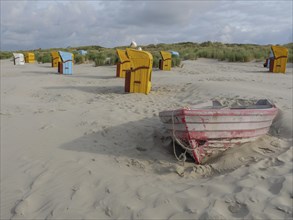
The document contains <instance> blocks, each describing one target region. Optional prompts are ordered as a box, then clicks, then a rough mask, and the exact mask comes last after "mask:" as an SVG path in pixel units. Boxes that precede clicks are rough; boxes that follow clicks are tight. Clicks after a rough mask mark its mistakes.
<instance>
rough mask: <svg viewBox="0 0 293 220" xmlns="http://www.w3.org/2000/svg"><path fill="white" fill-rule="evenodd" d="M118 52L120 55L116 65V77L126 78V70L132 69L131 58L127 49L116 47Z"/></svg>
mask: <svg viewBox="0 0 293 220" xmlns="http://www.w3.org/2000/svg"><path fill="white" fill-rule="evenodd" d="M116 53H117V55H118V57H119V62H118V63H117V66H116V77H121V78H125V76H126V71H127V70H130V60H129V58H128V57H127V54H126V51H125V50H119V49H116Z"/></svg>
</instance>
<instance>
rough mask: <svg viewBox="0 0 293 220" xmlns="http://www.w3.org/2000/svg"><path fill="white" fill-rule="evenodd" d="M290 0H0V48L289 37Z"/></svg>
mask: <svg viewBox="0 0 293 220" xmlns="http://www.w3.org/2000/svg"><path fill="white" fill-rule="evenodd" d="M292 7H293V5H292V0H286V1H282V0H275V1H266V0H263V1H259V0H258V1H252V0H245V1H236V0H230V1H221V0H218V1H198V0H197V1H179V0H177V1H174V0H173V1H168V0H165V1H117V0H116V1H93V0H92V1H77V0H72V1H54V0H51V1H43V0H42V1H36V0H30V1H25V0H22V1H16V0H9V1H8V0H1V50H29V49H37V48H52V47H67V46H72V47H74V46H84V45H100V46H103V47H115V46H121V45H129V44H130V42H131V41H132V40H135V41H136V42H137V43H138V45H146V44H157V43H176V42H185V41H191V42H204V41H220V42H223V43H254V44H285V43H289V42H292V41H293V39H292V25H293V24H292V14H293V11H292V10H293V8H292Z"/></svg>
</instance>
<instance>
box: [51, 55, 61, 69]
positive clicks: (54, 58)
mask: <svg viewBox="0 0 293 220" xmlns="http://www.w3.org/2000/svg"><path fill="white" fill-rule="evenodd" d="M51 57H52V67H58V63H59V62H61V58H60V55H59V53H58V51H51Z"/></svg>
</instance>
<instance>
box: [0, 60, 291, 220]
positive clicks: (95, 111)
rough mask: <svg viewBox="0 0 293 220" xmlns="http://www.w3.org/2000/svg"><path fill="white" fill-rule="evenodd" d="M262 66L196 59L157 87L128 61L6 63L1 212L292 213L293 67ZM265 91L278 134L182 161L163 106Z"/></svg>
mask: <svg viewBox="0 0 293 220" xmlns="http://www.w3.org/2000/svg"><path fill="white" fill-rule="evenodd" d="M262 64H263V62H249V63H229V62H219V61H216V60H210V59H198V60H195V61H184V62H183V65H182V67H181V68H179V67H177V68H173V69H172V70H171V71H160V70H158V69H154V70H153V73H152V91H151V92H150V94H149V95H145V94H138V93H137V94H134V93H131V94H127V93H124V79H122V78H116V77H115V74H116V66H102V67H93V64H81V65H74V66H73V75H59V74H57V69H55V68H52V67H51V64H49V63H46V64H37V63H35V64H25V65H24V66H14V65H13V62H12V61H10V60H1V191H0V195H1V219H237V218H240V219H292V215H293V208H292V207H293V206H292V205H293V204H292V203H293V187H292V184H293V176H292V162H293V148H292V130H293V129H292V124H293V121H292V118H293V117H292V99H293V97H292V92H293V91H292V88H293V81H292V80H293V66H292V64H287V72H286V74H274V73H270V72H268V71H267V69H265V68H264V67H263V65H262ZM262 98H269V99H270V100H272V101H273V102H274V103H275V104H276V106H277V107H278V108H279V114H278V116H277V118H276V120H275V121H274V122H273V125H272V127H271V130H270V132H269V134H268V135H266V136H264V137H261V138H259V139H258V140H256V141H255V142H252V143H246V144H243V145H241V146H239V147H235V148H231V149H228V150H227V151H225V152H224V153H223V154H221V155H219V157H217V158H214V159H213V160H211V161H209V163H207V164H204V165H200V166H199V165H195V164H194V163H192V162H187V163H185V165H184V166H183V165H182V163H179V162H177V160H176V158H175V157H174V155H173V152H172V151H173V149H172V145H171V144H170V142H167V141H165V139H164V137H165V136H164V134H165V128H164V125H163V124H162V123H161V121H160V120H159V117H158V114H159V112H160V111H163V110H169V109H175V108H179V107H182V106H192V105H195V104H198V103H200V102H205V101H208V100H211V99H218V100H220V101H222V102H229V101H233V100H236V99H245V100H255V99H262Z"/></svg>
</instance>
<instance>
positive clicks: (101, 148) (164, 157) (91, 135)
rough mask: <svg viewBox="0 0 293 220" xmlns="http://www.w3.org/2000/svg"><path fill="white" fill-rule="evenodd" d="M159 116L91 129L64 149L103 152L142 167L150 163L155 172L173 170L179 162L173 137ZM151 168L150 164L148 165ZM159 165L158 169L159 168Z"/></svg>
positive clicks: (67, 144) (63, 147)
mask: <svg viewBox="0 0 293 220" xmlns="http://www.w3.org/2000/svg"><path fill="white" fill-rule="evenodd" d="M164 132H165V130H164V128H163V125H162V124H161V122H160V120H159V118H158V117H151V118H145V119H142V120H138V121H130V122H127V123H124V124H121V125H117V126H108V127H106V126H102V127H100V128H96V129H91V130H90V131H89V132H86V133H85V134H84V135H83V136H81V137H79V138H77V139H75V140H73V141H71V142H68V143H66V144H64V145H62V146H60V148H61V149H64V150H70V151H77V152H88V153H91V154H102V155H107V156H109V157H114V158H118V160H123V161H124V162H125V161H126V162H125V163H127V161H128V162H129V161H132V162H133V161H134V163H136V164H139V166H146V165H150V166H151V167H153V168H155V169H154V171H155V172H160V173H161V174H162V173H170V167H174V165H176V164H177V160H176V158H175V157H174V154H173V148H172V144H170V143H171V142H170V139H168V138H167V136H166V135H165V133H164ZM148 167H149V166H148ZM156 167H157V168H158V167H159V168H158V169H156Z"/></svg>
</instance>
